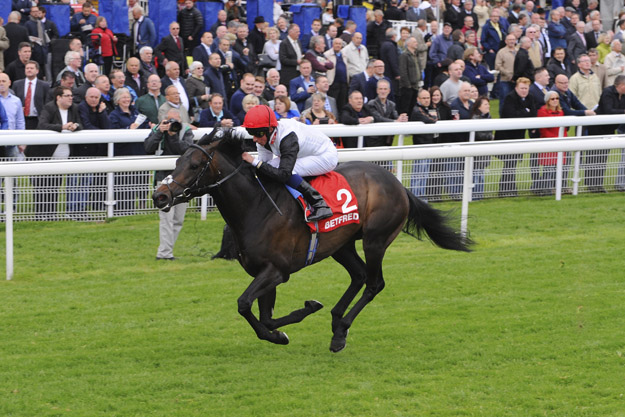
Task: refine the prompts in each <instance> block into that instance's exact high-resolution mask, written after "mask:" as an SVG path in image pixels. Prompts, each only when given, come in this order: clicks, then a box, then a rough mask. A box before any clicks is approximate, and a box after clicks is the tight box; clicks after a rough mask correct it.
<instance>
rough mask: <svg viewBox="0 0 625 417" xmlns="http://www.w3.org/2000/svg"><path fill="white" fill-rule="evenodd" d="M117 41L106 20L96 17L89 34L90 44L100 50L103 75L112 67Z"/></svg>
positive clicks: (102, 17)
mask: <svg viewBox="0 0 625 417" xmlns="http://www.w3.org/2000/svg"><path fill="white" fill-rule="evenodd" d="M117 40H118V39H117V36H115V34H114V33H113V31H112V30H111V29H109V28H108V25H107V22H106V18H105V17H104V16H98V18H97V19H96V21H95V28H94V29H93V31H92V32H91V43H92V45H93V48H94V49H97V48H98V47H100V48H102V49H101V51H102V52H101V54H102V61H103V62H104V70H103V71H104V72H103V73H104V74H109V73H110V72H111V68H112V67H113V57H115V56H117ZM135 59H136V58H135Z"/></svg>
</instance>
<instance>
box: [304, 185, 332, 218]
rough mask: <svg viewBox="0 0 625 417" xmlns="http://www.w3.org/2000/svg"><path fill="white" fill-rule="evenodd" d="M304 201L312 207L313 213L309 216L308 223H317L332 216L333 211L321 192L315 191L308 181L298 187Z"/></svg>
mask: <svg viewBox="0 0 625 417" xmlns="http://www.w3.org/2000/svg"><path fill="white" fill-rule="evenodd" d="M297 191H299V192H300V193H302V195H303V196H304V199H305V200H306V201H307V202H308V204H310V205H311V207H312V209H313V212H312V214H311V215H310V216H308V221H311V222H316V221H318V220H323V219H327V218H328V217H331V216H332V210H331V209H330V207H328V205H327V204H326V202H325V200H324V199H323V197H321V194H319V191H317V190H315V189H314V188H313V187H312V186H311V185H310V184H309V183H308V182H306V180H304V181H302V183H301V184H300V185H299V186H298V187H297Z"/></svg>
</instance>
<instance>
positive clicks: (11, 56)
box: [4, 11, 43, 82]
mask: <svg viewBox="0 0 625 417" xmlns="http://www.w3.org/2000/svg"><path fill="white" fill-rule="evenodd" d="M21 18H22V15H21V14H20V12H18V11H12V12H11V13H9V18H8V19H7V24H6V25H5V26H4V31H5V32H6V37H7V38H8V40H9V45H8V47H6V48H5V50H4V65H5V68H6V67H7V66H8V65H9V64H10V63H11V62H13V61H15V60H16V59H18V51H19V50H20V45H22V43H24V42H25V43H28V44H29V45H30V43H29V42H30V38H29V36H28V29H26V28H25V27H24V26H22V25H20V19H21ZM29 59H30V58H29ZM10 77H11V76H10V75H9V78H10ZM40 78H43V74H42V76H41V77H40ZM18 79H19V78H18ZM11 81H12V82H15V80H14V79H12V78H11Z"/></svg>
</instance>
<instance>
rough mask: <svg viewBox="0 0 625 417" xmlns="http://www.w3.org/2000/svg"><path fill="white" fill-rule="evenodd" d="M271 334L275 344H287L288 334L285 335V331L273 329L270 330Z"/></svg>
mask: <svg viewBox="0 0 625 417" xmlns="http://www.w3.org/2000/svg"><path fill="white" fill-rule="evenodd" d="M271 334H272V336H273V337H272V340H271V342H272V343H275V344H276V345H288V344H289V336H287V335H286V333H284V332H281V331H278V330H274V331H273V332H271Z"/></svg>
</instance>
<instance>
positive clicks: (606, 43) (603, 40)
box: [597, 31, 613, 64]
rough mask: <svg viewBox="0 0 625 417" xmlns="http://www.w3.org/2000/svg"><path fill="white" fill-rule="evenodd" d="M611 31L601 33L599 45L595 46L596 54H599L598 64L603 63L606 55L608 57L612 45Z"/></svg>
mask: <svg viewBox="0 0 625 417" xmlns="http://www.w3.org/2000/svg"><path fill="white" fill-rule="evenodd" d="M612 40H613V36H612V31H610V32H607V33H602V34H601V35H600V36H599V44H598V45H597V52H599V62H601V63H602V64H603V63H604V60H605V57H606V55H608V54H609V53H610V51H611V45H612Z"/></svg>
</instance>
